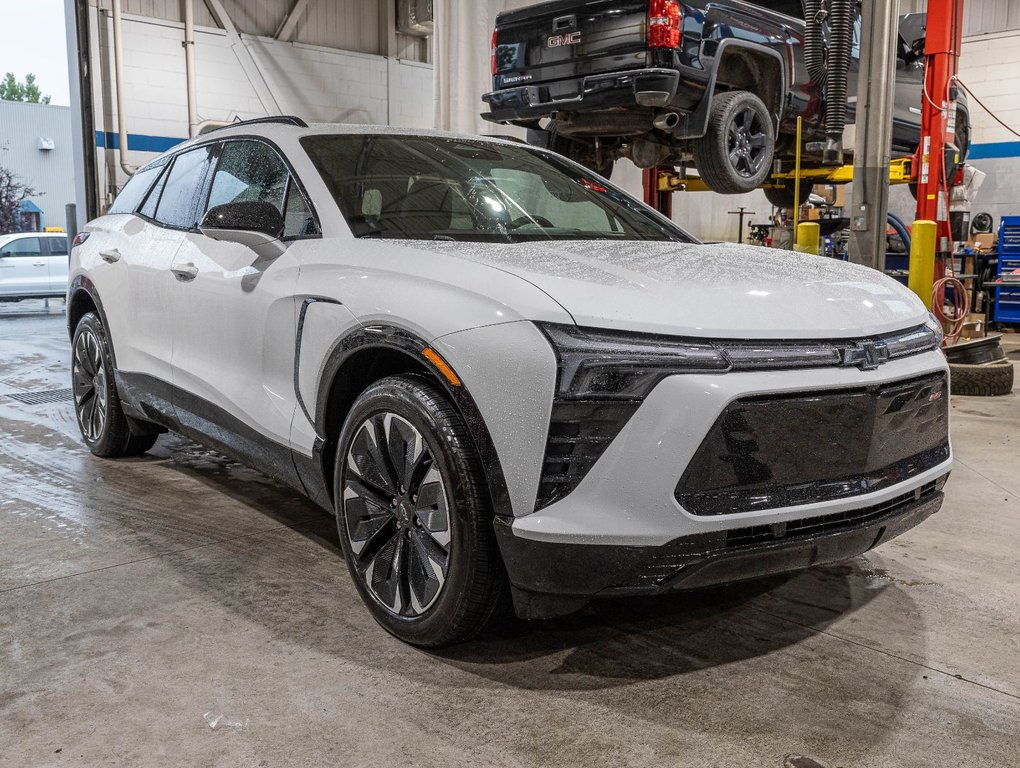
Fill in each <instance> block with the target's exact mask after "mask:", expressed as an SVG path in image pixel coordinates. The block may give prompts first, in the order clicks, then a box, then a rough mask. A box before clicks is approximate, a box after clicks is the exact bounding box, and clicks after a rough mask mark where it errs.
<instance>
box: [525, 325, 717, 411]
mask: <svg viewBox="0 0 1020 768" xmlns="http://www.w3.org/2000/svg"><path fill="white" fill-rule="evenodd" d="M539 328H541V329H542V331H543V333H545V335H546V336H547V337H548V339H549V341H550V342H551V343H552V346H553V349H554V350H556V356H557V358H558V360H559V366H560V370H559V387H558V391H557V397H564V398H570V399H578V400H642V399H643V398H644V397H645V396H646V395H647V394H648V393H649V392H650V391H651V390H652V388H653V387H654V386H655V385H656V384H657V383H658V382H659V381H660V380H662V379H663V378H664V377H666V376H669V375H670V374H673V373H694V372H698V371H705V372H711V371H724V370H726V369H727V368H729V367H730V364H729V362H728V361H727V360H726V357H725V356H724V355H723V354H722V352H720V351H719V350H718V349H716V348H715V347H714V346H712V345H711V344H708V343H700V342H686V341H683V340H677V339H671V338H669V337H664V336H654V335H651V334H631V333H623V332H618V331H608V330H602V329H598V330H596V329H592V328H577V327H576V326H570V325H552V324H541V325H539Z"/></svg>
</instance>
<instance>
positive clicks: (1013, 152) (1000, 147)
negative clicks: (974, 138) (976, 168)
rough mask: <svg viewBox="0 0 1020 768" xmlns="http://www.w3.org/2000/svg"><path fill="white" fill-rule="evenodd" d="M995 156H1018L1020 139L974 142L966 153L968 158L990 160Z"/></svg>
mask: <svg viewBox="0 0 1020 768" xmlns="http://www.w3.org/2000/svg"><path fill="white" fill-rule="evenodd" d="M996 157H1020V141H996V142H993V143H991V144H975V145H974V146H972V147H971V148H970V152H968V153H967V159H968V160H990V159H992V158H996Z"/></svg>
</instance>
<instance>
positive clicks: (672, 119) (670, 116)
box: [652, 112, 680, 133]
mask: <svg viewBox="0 0 1020 768" xmlns="http://www.w3.org/2000/svg"><path fill="white" fill-rule="evenodd" d="M652 125H654V126H655V127H656V128H658V129H659V130H660V131H666V132H667V133H672V132H673V129H674V128H676V127H677V126H678V125H680V115H679V114H678V113H677V112H662V113H660V114H658V115H656V116H655V119H654V120H652Z"/></svg>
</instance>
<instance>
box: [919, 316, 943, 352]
mask: <svg viewBox="0 0 1020 768" xmlns="http://www.w3.org/2000/svg"><path fill="white" fill-rule="evenodd" d="M924 324H925V327H927V328H929V329H930V330H931V331H932V332H933V333H934V334H935V338H936V339H937V340H938V343H937V344H936V345H935V346H936V349H941V348H942V344H943V342H944V341H945V340H946V329H945V328H943V327H942V323H941V322H940V321H939V319H938V318H937V317H935V313H934V312H929V313H928V319H927V320H926V321H925V323H924Z"/></svg>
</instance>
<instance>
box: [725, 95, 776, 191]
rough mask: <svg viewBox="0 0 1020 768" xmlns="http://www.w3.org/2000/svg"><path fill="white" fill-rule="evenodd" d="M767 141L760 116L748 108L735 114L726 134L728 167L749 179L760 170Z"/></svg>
mask: <svg viewBox="0 0 1020 768" xmlns="http://www.w3.org/2000/svg"><path fill="white" fill-rule="evenodd" d="M766 144H767V140H766V136H765V126H764V122H763V120H762V117H761V115H759V114H758V112H756V111H755V110H753V109H751V108H750V107H745V108H744V109H742V110H740V111H739V112H737V113H736V114H735V115H734V116H733V119H732V120H731V121H730V124H729V128H728V129H727V134H726V149H727V152H728V154H729V160H730V165H731V166H732V167H733V170H735V171H736V172H737V173H739V174H740V175H741V176H745V177H751V176H754V175H755V174H757V173H758V171H760V170H761V166H762V162H763V161H764V159H765V155H766V151H765V150H766V146H765V145H766Z"/></svg>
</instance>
